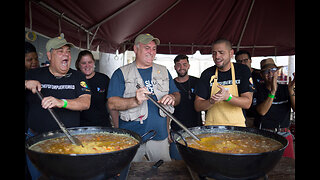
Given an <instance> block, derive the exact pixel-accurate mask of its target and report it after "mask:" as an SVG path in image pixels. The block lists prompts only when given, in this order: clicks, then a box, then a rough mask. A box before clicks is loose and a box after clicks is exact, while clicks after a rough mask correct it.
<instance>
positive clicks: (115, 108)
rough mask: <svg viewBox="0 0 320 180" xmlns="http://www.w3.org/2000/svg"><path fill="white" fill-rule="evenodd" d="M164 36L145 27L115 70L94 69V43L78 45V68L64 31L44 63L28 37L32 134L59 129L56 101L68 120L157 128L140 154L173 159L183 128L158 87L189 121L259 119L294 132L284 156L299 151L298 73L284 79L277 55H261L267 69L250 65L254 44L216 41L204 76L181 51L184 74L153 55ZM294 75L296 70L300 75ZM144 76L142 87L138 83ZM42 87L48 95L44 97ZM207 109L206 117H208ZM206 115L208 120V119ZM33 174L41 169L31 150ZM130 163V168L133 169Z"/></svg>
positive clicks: (263, 125) (177, 63)
mask: <svg viewBox="0 0 320 180" xmlns="http://www.w3.org/2000/svg"><path fill="white" fill-rule="evenodd" d="M159 44H160V40H159V39H158V38H155V37H154V36H152V35H151V34H140V35H138V36H137V37H136V39H135V41H134V46H133V50H134V53H135V55H136V59H135V61H133V62H132V63H130V64H127V65H125V66H122V67H120V68H118V69H117V70H116V71H115V72H114V73H113V75H112V77H111V78H109V77H108V76H106V75H105V74H102V73H99V72H96V71H95V59H94V57H93V55H92V53H91V52H90V51H88V50H83V51H81V52H80V53H79V55H78V58H77V60H76V63H75V67H76V69H77V70H74V69H71V68H70V65H71V53H70V49H71V47H73V46H74V45H73V44H72V43H69V42H67V41H66V39H65V37H64V35H63V34H61V35H60V36H59V37H55V38H52V39H50V40H49V41H48V42H47V44H46V51H47V57H48V59H49V61H50V64H49V66H47V67H41V68H40V66H39V60H38V56H37V52H36V49H35V48H34V46H33V45H32V44H30V43H28V42H26V43H25V71H26V73H25V89H26V90H25V95H26V96H25V97H26V101H25V127H26V128H25V131H26V134H28V136H27V137H26V138H28V137H31V136H35V135H37V134H40V133H43V132H47V131H52V130H57V129H59V127H58V125H57V124H56V122H55V121H54V119H53V118H52V117H51V115H50V114H49V112H48V111H47V109H48V108H54V110H55V111H56V113H57V114H58V116H59V117H60V119H61V121H62V122H63V123H64V124H65V126H66V127H79V126H105V127H111V126H112V127H114V128H123V129H128V130H131V131H134V132H136V133H138V134H139V135H140V136H142V135H143V134H145V133H146V132H148V131H149V130H155V131H156V135H155V137H154V138H153V139H152V140H149V141H147V143H144V144H142V145H141V146H140V147H139V149H138V151H137V153H136V155H135V157H134V159H133V161H134V162H141V161H155V162H156V161H158V160H160V159H162V160H164V161H170V160H172V159H181V157H180V155H179V153H178V151H177V147H176V146H175V144H174V143H173V141H172V139H171V136H170V131H171V130H173V131H178V130H180V129H181V128H180V127H179V126H178V125H177V124H176V123H175V122H171V121H170V118H169V117H167V116H166V114H165V113H163V112H162V110H160V109H159V108H158V107H157V106H156V105H154V104H153V103H152V102H150V101H149V100H148V98H147V96H146V94H148V95H151V96H152V97H153V98H154V99H156V100H157V101H158V103H160V104H162V105H163V106H164V107H165V108H166V109H167V110H168V111H169V112H171V113H173V115H174V116H175V117H176V118H177V119H178V120H179V121H181V122H182V123H183V124H184V125H185V126H186V127H188V128H189V127H195V126H203V125H228V126H242V127H247V126H248V123H247V122H248V121H247V119H249V118H251V119H253V120H254V124H253V126H254V127H256V128H260V129H265V130H269V131H273V132H277V133H280V134H281V135H283V136H284V137H286V138H287V139H288V140H289V145H288V147H287V148H286V150H285V152H284V156H288V157H291V158H294V150H293V144H292V135H291V133H290V130H289V126H290V113H291V108H292V109H293V110H295V92H294V87H295V80H294V78H293V79H291V78H290V79H289V83H288V84H285V85H283V84H279V83H277V77H278V73H279V69H281V68H282V67H281V66H276V64H275V62H274V61H273V59H271V58H268V59H264V60H262V61H261V69H260V70H257V69H253V68H252V67H251V62H252V60H251V56H250V53H249V52H247V51H243V50H241V51H238V52H236V53H235V59H236V63H232V62H231V58H232V57H233V55H234V50H233V49H232V45H231V43H230V41H228V40H227V39H219V40H216V41H215V42H213V46H212V58H213V61H214V63H215V65H214V66H212V67H208V68H207V69H206V70H204V71H203V72H202V73H201V76H200V78H197V77H193V76H191V75H188V70H189V69H190V68H192V67H190V64H189V59H188V56H186V55H183V54H180V55H177V56H176V57H175V59H174V68H175V70H176V72H177V75H178V76H177V77H176V78H175V79H173V78H172V76H171V74H170V73H169V71H168V69H167V68H166V67H165V66H163V65H159V64H156V63H154V62H153V60H154V59H155V56H156V53H157V46H158V45H159ZM293 76H294V75H293ZM137 84H139V85H140V86H141V87H139V88H137ZM36 91H41V93H42V94H43V95H44V98H43V100H42V101H41V100H40V99H39V98H38V97H37V95H36V94H35V93H36ZM201 111H205V113H206V116H205V119H204V120H202V118H201ZM203 122H204V124H203ZM26 162H27V167H28V170H29V172H30V174H31V176H32V179H37V178H38V177H40V176H41V173H40V172H39V171H38V170H37V169H36V168H35V167H34V165H33V164H32V163H31V161H30V160H29V159H28V157H27V156H26ZM128 168H129V166H128V167H127V168H126V169H125V170H126V171H127V170H128Z"/></svg>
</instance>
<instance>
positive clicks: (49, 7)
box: [31, 0, 93, 35]
mask: <svg viewBox="0 0 320 180" xmlns="http://www.w3.org/2000/svg"><path fill="white" fill-rule="evenodd" d="M31 1H32V2H34V3H35V4H38V5H40V6H41V7H43V8H45V9H47V10H49V11H50V12H52V13H53V14H55V15H57V16H58V17H60V18H61V19H63V20H65V21H67V22H68V23H70V24H72V25H74V26H76V27H78V28H80V29H82V30H83V31H85V32H86V33H89V34H90V35H93V33H92V32H90V31H89V30H88V29H86V28H84V27H83V26H82V25H81V24H79V23H77V22H76V21H74V20H72V19H70V18H69V17H67V16H66V15H64V13H63V12H62V13H61V12H59V11H57V10H55V9H54V8H52V7H51V6H49V5H48V4H46V3H44V2H43V1H36V0H31Z"/></svg>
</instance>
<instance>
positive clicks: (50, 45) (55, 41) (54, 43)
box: [46, 33, 74, 52]
mask: <svg viewBox="0 0 320 180" xmlns="http://www.w3.org/2000/svg"><path fill="white" fill-rule="evenodd" d="M64 45H68V46H70V47H73V46H74V45H73V44H72V43H69V42H67V40H66V39H65V38H64V34H63V33H61V34H60V36H59V37H55V38H52V39H50V40H49V41H48V42H47V44H46V49H47V52H49V51H50V50H51V49H58V48H61V47H62V46H64Z"/></svg>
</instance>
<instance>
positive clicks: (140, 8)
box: [25, 0, 295, 56]
mask: <svg viewBox="0 0 320 180" xmlns="http://www.w3.org/2000/svg"><path fill="white" fill-rule="evenodd" d="M252 2H253V8H252V11H251V14H250V16H249V18H248V22H247V25H246V28H245V30H244V33H243V37H242V39H241V43H240V49H246V50H248V51H249V52H251V53H252V54H253V55H254V56H267V55H293V54H295V21H294V19H295V11H294V9H295V4H294V1H293V0H281V1H278V0H242V1H238V0H197V1H194V0H161V1H159V0H136V1H133V0H121V1H115V0H90V1H88V0H68V1H65V0H55V1H50V0H43V1H38V0H34V1H32V2H31V9H32V11H31V12H32V29H33V30H34V31H37V32H39V33H42V34H44V35H46V36H49V37H55V36H58V35H59V25H58V24H59V23H58V22H59V21H58V20H59V19H60V22H61V23H60V24H61V32H63V33H64V34H65V37H66V39H67V40H68V41H70V42H72V43H74V44H75V45H76V46H78V47H81V48H87V34H86V32H85V31H83V30H82V29H80V28H79V27H76V26H75V25H72V24H70V23H69V22H67V21H66V20H64V19H63V18H61V16H58V15H56V14H54V13H52V12H51V11H49V10H47V9H46V8H44V7H43V6H42V5H41V3H45V4H46V5H48V6H50V7H51V8H53V9H54V10H56V11H58V12H60V13H63V16H66V17H68V18H70V19H72V20H73V21H74V22H77V23H78V24H79V25H81V26H82V27H83V28H84V29H87V30H89V29H90V32H91V34H92V35H93V34H94V33H95V31H96V28H95V27H96V26H97V24H99V23H100V22H103V20H105V19H106V18H107V20H106V22H103V23H102V24H101V25H100V26H99V29H98V31H97V34H96V36H95V38H94V40H93V42H92V45H91V46H90V49H91V50H96V49H97V47H98V45H99V51H101V52H108V53H114V52H115V51H116V50H117V49H118V50H120V52H122V51H123V48H124V47H125V48H126V49H131V50H132V43H133V41H134V38H135V37H136V36H137V35H138V33H150V34H152V35H154V36H155V37H158V38H159V39H160V41H161V44H160V46H159V47H158V53H163V54H178V53H184V54H191V53H195V51H196V50H200V51H201V53H202V54H210V53H211V44H212V42H213V41H214V40H216V39H218V38H226V39H228V40H230V41H231V42H232V44H233V46H234V47H235V46H237V45H238V43H239V40H240V36H241V32H242V30H243V28H244V24H245V22H246V18H247V15H248V12H249V9H250V6H251V4H252ZM25 27H27V28H30V21H29V0H25ZM92 35H90V41H91V39H92ZM124 44H125V45H124ZM244 46H246V47H247V48H242V47H244ZM253 46H254V48H252V47H253ZM262 46H270V47H269V48H261V47H262ZM235 50H236V48H235Z"/></svg>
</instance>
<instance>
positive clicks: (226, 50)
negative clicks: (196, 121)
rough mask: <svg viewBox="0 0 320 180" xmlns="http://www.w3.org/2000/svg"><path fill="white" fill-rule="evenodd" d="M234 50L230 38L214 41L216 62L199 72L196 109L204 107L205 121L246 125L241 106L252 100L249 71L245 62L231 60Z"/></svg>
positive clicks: (218, 123) (210, 123) (200, 109)
mask: <svg viewBox="0 0 320 180" xmlns="http://www.w3.org/2000/svg"><path fill="white" fill-rule="evenodd" d="M233 54H234V51H233V49H232V45H231V42H230V41H228V40H226V39H219V40H217V41H215V42H214V43H213V46H212V58H213V61H214V63H215V65H214V66H212V67H209V68H207V69H206V70H204V71H203V72H202V74H201V77H200V80H199V82H198V84H197V86H196V90H195V94H196V99H195V102H194V104H195V109H196V111H207V113H206V121H205V125H228V126H243V127H245V126H246V125H245V114H244V112H243V110H242V109H248V108H249V107H250V105H251V102H252V88H250V86H249V85H250V82H249V78H250V75H251V72H250V69H249V68H248V66H246V65H243V64H238V63H231V58H232V57H233Z"/></svg>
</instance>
